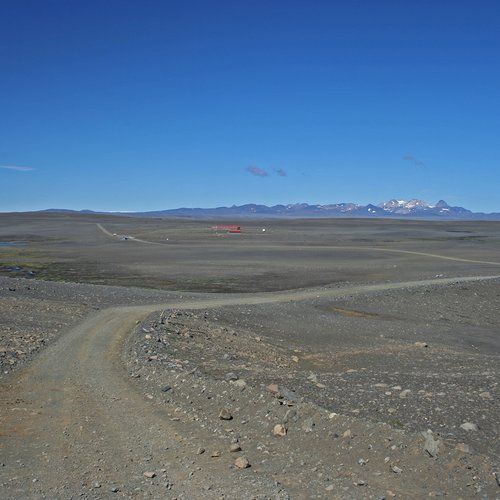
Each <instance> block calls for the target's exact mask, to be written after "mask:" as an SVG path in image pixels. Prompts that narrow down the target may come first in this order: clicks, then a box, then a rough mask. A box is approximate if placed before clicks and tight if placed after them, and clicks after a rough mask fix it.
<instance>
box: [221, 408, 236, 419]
mask: <svg viewBox="0 0 500 500" xmlns="http://www.w3.org/2000/svg"><path fill="white" fill-rule="evenodd" d="M219 418H220V419H221V420H232V419H233V416H232V415H231V412H230V411H229V410H228V409H227V408H223V409H222V410H221V411H220V413H219Z"/></svg>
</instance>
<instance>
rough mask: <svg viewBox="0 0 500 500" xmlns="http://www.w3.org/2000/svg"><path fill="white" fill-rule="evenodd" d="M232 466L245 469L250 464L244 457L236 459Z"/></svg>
mask: <svg viewBox="0 0 500 500" xmlns="http://www.w3.org/2000/svg"><path fill="white" fill-rule="evenodd" d="M234 465H235V466H236V467H237V468H238V469H247V468H248V467H250V462H249V461H248V459H247V458H246V457H238V458H237V459H236V460H235V461H234Z"/></svg>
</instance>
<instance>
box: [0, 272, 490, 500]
mask: <svg viewBox="0 0 500 500" xmlns="http://www.w3.org/2000/svg"><path fill="white" fill-rule="evenodd" d="M491 278H496V277H494V276H490V277H485V276H480V277H463V278H446V279H434V280H427V281H415V282H404V283H385V284H378V285H365V286H356V287H349V288H342V289H340V288H335V289H334V288H332V289H328V288H326V289H313V290H297V291H291V292H286V293H270V294H255V295H244V296H243V295H242V296H237V295H232V296H225V297H223V296H216V297H214V298H209V299H207V298H206V296H204V297H203V298H200V299H196V298H195V297H194V296H189V297H188V298H187V299H186V298H184V299H182V298H181V297H179V299H176V300H175V301H172V302H171V303H168V304H152V305H148V306H137V307H121V308H111V309H106V310H103V311H100V312H98V313H96V314H94V315H92V316H91V317H88V318H87V319H86V320H85V321H84V322H83V323H81V324H80V325H79V326H77V327H76V328H74V329H72V330H71V331H70V332H68V333H67V334H66V335H64V336H63V337H61V338H60V339H59V341H57V342H56V343H54V344H53V345H52V346H50V347H49V348H47V349H46V350H45V351H44V352H42V353H41V354H40V356H39V357H38V358H37V359H36V360H35V361H34V362H33V363H32V364H31V365H30V366H28V367H27V368H25V369H24V370H21V371H19V372H17V373H16V374H14V375H13V376H12V377H11V378H10V379H9V380H8V381H7V382H6V383H5V384H4V385H3V386H2V387H1V393H0V396H1V407H0V418H1V420H0V429H1V430H0V432H1V448H2V449H1V458H0V462H3V463H4V464H5V466H3V467H1V468H0V476H1V481H0V483H3V484H6V483H8V484H9V488H8V489H7V490H5V491H4V493H6V494H2V496H3V498H23V497H24V498H26V497H29V498H37V497H38V498H71V497H73V496H75V492H79V491H81V488H82V485H83V484H85V485H94V486H95V487H94V489H93V490H92V491H94V492H95V497H96V498H97V497H106V496H108V495H112V494H113V493H112V490H113V488H114V486H113V485H116V488H117V491H116V493H118V494H119V495H125V496H134V495H138V491H139V490H140V488H141V487H143V483H144V481H147V479H146V478H145V477H144V475H143V473H144V472H145V471H148V470H157V471H158V470H161V469H162V468H163V469H166V471H167V472H166V474H167V475H168V479H165V481H166V483H167V486H165V484H163V486H162V487H163V489H162V490H161V491H162V492H163V495H164V494H165V491H166V490H165V487H167V491H168V481H172V482H173V483H177V484H179V483H182V482H183V481H184V480H185V479H186V474H187V472H186V469H185V467H182V466H181V465H180V460H181V459H180V458H179V457H181V458H182V457H183V456H186V453H187V452H186V450H185V446H186V444H185V443H183V442H182V438H181V433H182V434H183V435H184V436H185V435H186V434H189V433H191V432H192V433H196V432H200V430H199V428H198V429H197V430H196V429H195V428H194V427H193V428H190V425H194V424H190V423H186V422H183V423H182V424H181V423H179V422H176V421H172V420H171V419H170V418H167V416H166V414H165V413H164V412H162V410H160V409H158V408H157V407H155V406H154V405H153V404H151V402H150V401H148V400H147V399H146V398H144V396H143V395H141V394H139V393H138V392H137V391H136V390H134V388H133V387H132V385H131V383H130V381H129V377H128V375H127V374H126V373H125V371H124V369H123V367H122V366H121V364H120V355H119V354H120V352H121V349H122V346H123V341H124V339H125V338H126V337H127V335H129V334H130V332H131V331H132V330H133V328H134V327H135V325H136V322H137V321H140V320H141V319H142V318H144V317H145V316H146V315H147V314H148V313H150V312H151V311H154V310H157V309H160V308H170V307H172V308H174V307H175V308H176V309H182V308H185V309H195V308H203V309H206V308H210V307H215V306H221V305H231V304H260V303H268V302H283V301H295V300H302V299H307V298H308V297H317V296H332V297H335V296H343V295H346V294H348V295H352V294H357V293H369V292H371V291H378V290H389V289H398V288H406V287H418V286H421V285H446V284H449V283H456V282H466V281H473V280H486V279H491ZM181 425H182V427H181ZM206 439H210V438H209V437H207V438H206ZM167 450H168V452H167ZM190 453H194V452H193V451H192V450H191V451H190ZM165 457H168V458H165ZM210 463H213V464H214V465H213V467H214V470H212V471H211V470H210V465H208V466H207V468H205V470H204V475H201V474H200V475H199V476H196V475H195V476H193V477H192V478H190V481H189V488H190V490H189V491H190V495H191V498H202V497H203V498H208V497H211V493H210V492H209V491H207V490H206V486H207V483H206V477H207V475H210V481H211V484H212V485H213V487H214V489H213V491H216V490H217V484H218V482H219V483H220V482H221V481H223V480H224V478H223V477H222V476H223V474H221V473H220V470H219V471H217V470H216V469H215V467H216V465H215V463H216V462H215V461H213V462H210ZM210 463H209V464H210ZM13 464H14V465H15V467H14V466H13ZM255 476H256V475H255V474H253V475H252V474H248V475H246V476H242V477H241V478H240V479H239V480H238V481H239V483H238V485H236V486H235V487H237V488H239V489H240V491H246V490H248V491H252V492H254V493H255V494H256V495H258V494H259V491H271V490H272V488H273V487H274V486H273V484H274V481H273V478H272V477H265V476H263V477H260V478H259V479H258V482H257V483H256V479H255ZM226 481H227V479H226ZM101 484H105V485H106V489H105V488H104V487H103V488H102V489H100V485H101ZM124 485H125V486H124ZM143 494H144V493H142V494H141V496H143ZM150 495H151V496H154V497H159V498H160V497H161V498H162V496H161V495H160V492H158V493H155V492H153V493H150ZM185 498H188V497H185Z"/></svg>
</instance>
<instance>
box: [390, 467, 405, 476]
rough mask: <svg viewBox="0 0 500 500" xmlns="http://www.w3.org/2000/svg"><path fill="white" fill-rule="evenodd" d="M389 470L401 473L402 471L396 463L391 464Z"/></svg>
mask: <svg viewBox="0 0 500 500" xmlns="http://www.w3.org/2000/svg"><path fill="white" fill-rule="evenodd" d="M391 470H392V472H394V474H401V472H403V469H401V468H400V467H398V466H397V465H393V466H392V467H391Z"/></svg>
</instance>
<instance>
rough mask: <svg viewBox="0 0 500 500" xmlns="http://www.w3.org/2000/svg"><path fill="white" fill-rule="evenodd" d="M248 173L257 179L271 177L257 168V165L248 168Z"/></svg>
mask: <svg viewBox="0 0 500 500" xmlns="http://www.w3.org/2000/svg"><path fill="white" fill-rule="evenodd" d="M246 171H247V172H249V173H250V174H252V175H255V176H257V177H267V176H268V175H269V174H268V173H267V172H266V171H265V170H264V169H263V168H260V167H257V166H255V165H251V166H249V167H247V168H246Z"/></svg>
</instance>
